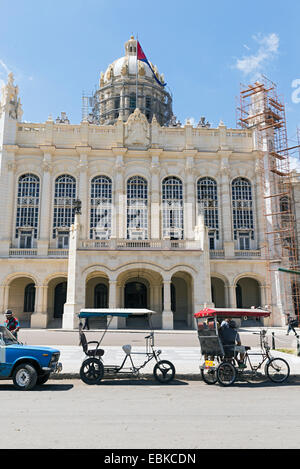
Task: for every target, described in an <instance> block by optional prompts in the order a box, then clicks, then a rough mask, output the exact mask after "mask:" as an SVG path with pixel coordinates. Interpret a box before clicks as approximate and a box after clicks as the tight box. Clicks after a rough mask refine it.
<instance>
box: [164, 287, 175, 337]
mask: <svg viewBox="0 0 300 469" xmlns="http://www.w3.org/2000/svg"><path fill="white" fill-rule="evenodd" d="M171 283H172V282H171V280H170V279H164V280H163V288H164V309H163V312H162V328H163V329H174V324H173V312H172V311H171Z"/></svg>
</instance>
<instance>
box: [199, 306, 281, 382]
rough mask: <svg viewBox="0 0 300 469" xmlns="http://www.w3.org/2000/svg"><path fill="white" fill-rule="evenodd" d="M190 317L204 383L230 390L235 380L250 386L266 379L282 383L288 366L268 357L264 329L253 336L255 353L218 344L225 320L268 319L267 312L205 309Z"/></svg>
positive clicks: (247, 348)
mask: <svg viewBox="0 0 300 469" xmlns="http://www.w3.org/2000/svg"><path fill="white" fill-rule="evenodd" d="M194 316H195V318H196V321H197V330H198V338H199V342H200V348H201V355H202V360H201V364H200V370H201V376H202V379H203V381H205V383H207V384H216V383H217V382H219V383H220V384H221V385H222V386H230V385H232V384H233V383H234V382H235V381H236V380H237V379H240V380H242V381H243V380H246V381H247V382H250V383H258V382H260V381H263V380H264V379H266V378H268V379H270V380H271V381H272V382H274V383H283V382H285V381H286V380H287V379H288V377H289V374H290V367H289V364H288V363H287V362H286V361H285V360H284V359H283V358H279V357H273V356H272V355H271V352H270V347H269V345H268V341H267V337H266V333H267V331H266V330H265V329H261V330H260V331H259V332H253V334H258V335H259V337H260V348H259V349H258V350H256V349H255V350H251V347H247V346H243V345H240V346H238V345H235V346H232V345H231V346H226V345H223V343H222V340H221V333H220V324H221V322H222V321H223V320H225V319H226V318H231V319H235V318H238V319H241V318H245V319H247V318H259V319H260V318H267V317H269V316H270V312H269V311H266V310H263V309H259V308H256V309H255V308H251V309H233V308H226V309H225V308H224V309H222V308H205V309H203V310H202V311H199V312H198V313H195V315H194ZM238 354H239V355H240V360H239V361H238V360H237V356H238Z"/></svg>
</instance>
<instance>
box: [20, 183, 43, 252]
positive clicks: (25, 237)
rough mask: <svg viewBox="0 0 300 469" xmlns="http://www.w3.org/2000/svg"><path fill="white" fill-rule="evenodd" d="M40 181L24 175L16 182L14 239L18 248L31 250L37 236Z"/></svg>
mask: <svg viewBox="0 0 300 469" xmlns="http://www.w3.org/2000/svg"><path fill="white" fill-rule="evenodd" d="M39 199H40V180H39V178H38V177H37V176H35V175H34V174H24V175H23V176H20V178H19V181H18V197H17V216H16V238H18V239H19V243H20V248H31V247H32V243H33V239H36V238H37V235H38V222H39Z"/></svg>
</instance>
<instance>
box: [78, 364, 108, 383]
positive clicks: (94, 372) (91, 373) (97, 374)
mask: <svg viewBox="0 0 300 469" xmlns="http://www.w3.org/2000/svg"><path fill="white" fill-rule="evenodd" d="M79 374H80V378H81V379H82V381H83V382H84V383H85V384H90V385H93V384H98V383H99V382H100V381H101V379H102V378H103V375H104V366H103V363H102V362H101V360H99V359H98V358H87V359H86V360H84V362H83V363H82V365H81V368H80V372H79Z"/></svg>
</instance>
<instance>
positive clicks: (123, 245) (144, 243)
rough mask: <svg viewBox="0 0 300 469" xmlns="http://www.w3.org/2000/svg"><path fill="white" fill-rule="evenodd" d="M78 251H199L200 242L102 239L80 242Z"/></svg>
mask: <svg viewBox="0 0 300 469" xmlns="http://www.w3.org/2000/svg"><path fill="white" fill-rule="evenodd" d="M79 249H87V250H98V249H99V250H105V249H109V250H132V249H134V250H140V251H145V250H153V251H155V250H158V251H161V250H201V242H200V241H188V240H171V239H162V240H160V239H158V240H156V239H155V240H153V239H149V240H147V239H146V240H145V239H144V240H132V239H104V240H93V239H91V240H85V241H82V242H81V246H80V248H79Z"/></svg>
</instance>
